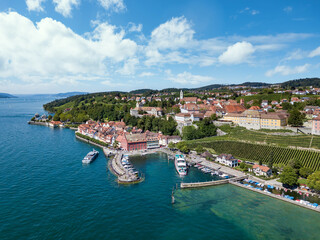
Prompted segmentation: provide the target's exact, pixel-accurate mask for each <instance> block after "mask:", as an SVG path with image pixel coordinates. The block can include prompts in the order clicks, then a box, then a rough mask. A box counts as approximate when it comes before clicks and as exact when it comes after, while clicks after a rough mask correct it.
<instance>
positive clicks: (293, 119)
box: [288, 109, 304, 127]
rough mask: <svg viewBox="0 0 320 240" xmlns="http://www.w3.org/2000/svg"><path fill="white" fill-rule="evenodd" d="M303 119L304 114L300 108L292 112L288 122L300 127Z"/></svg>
mask: <svg viewBox="0 0 320 240" xmlns="http://www.w3.org/2000/svg"><path fill="white" fill-rule="evenodd" d="M303 120H304V116H303V114H302V113H301V112H300V111H299V110H297V109H294V110H292V111H291V112H290V116H289V119H288V124H290V125H291V126H293V127H299V126H302V125H303Z"/></svg>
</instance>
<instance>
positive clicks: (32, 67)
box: [0, 12, 138, 82]
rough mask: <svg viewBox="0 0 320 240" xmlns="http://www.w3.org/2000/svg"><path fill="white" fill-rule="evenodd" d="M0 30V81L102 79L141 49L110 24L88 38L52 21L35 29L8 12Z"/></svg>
mask: <svg viewBox="0 0 320 240" xmlns="http://www.w3.org/2000/svg"><path fill="white" fill-rule="evenodd" d="M0 29H1V31H0V46H1V49H0V60H1V61H0V62H2V64H0V65H1V66H0V79H5V78H16V79H20V80H22V81H26V82H30V81H31V79H33V80H32V81H34V80H36V79H39V81H42V80H41V79H45V78H46V79H48V80H54V81H55V79H58V78H61V77H64V78H66V77H68V78H69V79H72V78H73V79H80V80H81V79H83V80H92V79H93V80H94V79H101V77H102V76H105V75H108V74H110V72H115V71H116V70H114V69H113V66H114V64H116V65H118V64H121V63H122V62H123V63H127V62H129V63H130V59H131V58H135V55H136V51H137V48H138V47H137V44H136V43H135V42H134V41H132V40H130V39H125V38H124V35H125V32H124V31H120V32H117V28H116V27H115V26H112V25H109V24H108V23H101V24H99V25H97V26H96V28H95V29H94V30H93V32H91V33H88V34H86V36H87V37H86V38H85V37H83V36H80V35H78V34H76V33H74V32H73V31H72V30H71V29H69V28H67V27H66V26H65V25H63V24H62V23H61V22H58V21H55V20H53V19H51V18H44V19H42V20H41V21H40V22H38V23H36V25H35V24H34V23H33V22H32V21H30V20H29V19H28V18H26V17H23V16H21V15H19V14H18V13H16V12H9V13H0ZM12 29H14V31H13V30H12Z"/></svg>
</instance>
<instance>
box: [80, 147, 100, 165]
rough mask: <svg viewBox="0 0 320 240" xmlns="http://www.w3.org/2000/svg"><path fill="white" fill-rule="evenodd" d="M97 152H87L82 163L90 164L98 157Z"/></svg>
mask: <svg viewBox="0 0 320 240" xmlns="http://www.w3.org/2000/svg"><path fill="white" fill-rule="evenodd" d="M98 154H99V152H98V151H96V150H95V149H93V150H92V151H91V152H89V153H88V154H87V155H86V156H85V157H84V159H83V160H82V163H86V164H87V163H92V162H93V161H94V160H95V159H96V158H97V156H98Z"/></svg>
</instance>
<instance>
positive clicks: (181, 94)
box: [180, 90, 183, 100]
mask: <svg viewBox="0 0 320 240" xmlns="http://www.w3.org/2000/svg"><path fill="white" fill-rule="evenodd" d="M182 98H183V92H182V90H181V91H180V100H181V99H182Z"/></svg>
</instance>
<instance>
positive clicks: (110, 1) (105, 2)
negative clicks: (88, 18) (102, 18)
mask: <svg viewBox="0 0 320 240" xmlns="http://www.w3.org/2000/svg"><path fill="white" fill-rule="evenodd" d="M98 1H99V3H100V4H101V6H102V7H103V8H104V9H106V10H113V11H115V12H120V11H123V10H125V9H126V5H125V4H124V3H123V0H98Z"/></svg>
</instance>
